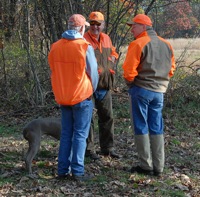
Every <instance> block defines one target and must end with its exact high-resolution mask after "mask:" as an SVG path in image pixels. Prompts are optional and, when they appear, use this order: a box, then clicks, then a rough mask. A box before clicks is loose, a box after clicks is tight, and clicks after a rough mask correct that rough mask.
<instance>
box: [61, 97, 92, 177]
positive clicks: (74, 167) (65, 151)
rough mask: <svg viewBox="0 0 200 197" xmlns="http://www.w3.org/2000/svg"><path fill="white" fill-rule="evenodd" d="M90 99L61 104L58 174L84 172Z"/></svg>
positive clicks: (89, 120) (90, 113)
mask: <svg viewBox="0 0 200 197" xmlns="http://www.w3.org/2000/svg"><path fill="white" fill-rule="evenodd" d="M92 110H93V103H92V100H88V99H86V100H84V101H82V102H81V103H78V104H76V105H73V106H61V114H62V131H61V137H60V148H59V154H58V175H64V174H66V173H69V172H70V169H71V172H72V174H74V175H77V176H80V175H83V174H84V157H85V150H86V139H87V137H88V133H89V128H90V122H91V117H92Z"/></svg>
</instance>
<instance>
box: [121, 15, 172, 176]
mask: <svg viewBox="0 0 200 197" xmlns="http://www.w3.org/2000/svg"><path fill="white" fill-rule="evenodd" d="M127 24H128V25H129V26H131V32H132V33H133V36H134V38H135V40H134V41H133V42H131V43H130V45H129V47H128V52H127V55H126V59H125V61H124V64H123V70H124V73H123V76H124V79H125V81H126V83H127V85H128V87H129V90H128V92H129V95H130V99H131V111H132V112H131V113H132V119H133V123H134V133H135V144H136V150H137V153H138V158H139V165H138V166H135V167H132V169H131V172H138V173H143V174H154V175H155V176H161V174H162V172H163V168H164V158H165V157H164V137H163V118H162V109H163V93H164V92H166V90H167V87H168V84H169V79H170V77H172V76H173V74H174V70H175V60H174V53H173V49H172V46H171V45H170V43H168V42H167V41H166V40H164V39H163V38H161V37H159V36H157V34H156V32H155V31H154V30H153V28H152V21H151V19H150V18H149V17H148V16H146V15H144V14H138V15H136V16H135V17H134V18H133V19H132V21H130V22H128V23H127Z"/></svg>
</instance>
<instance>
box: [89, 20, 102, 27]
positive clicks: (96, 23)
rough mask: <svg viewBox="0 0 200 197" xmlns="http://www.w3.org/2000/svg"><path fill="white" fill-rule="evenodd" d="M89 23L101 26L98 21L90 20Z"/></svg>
mask: <svg viewBox="0 0 200 197" xmlns="http://www.w3.org/2000/svg"><path fill="white" fill-rule="evenodd" d="M90 25H91V26H94V25H96V26H101V23H98V22H96V21H91V22H90Z"/></svg>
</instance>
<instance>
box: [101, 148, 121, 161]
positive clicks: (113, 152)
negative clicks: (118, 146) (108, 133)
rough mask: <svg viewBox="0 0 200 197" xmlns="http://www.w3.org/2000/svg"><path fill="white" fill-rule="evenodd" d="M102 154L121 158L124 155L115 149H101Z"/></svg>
mask: <svg viewBox="0 0 200 197" xmlns="http://www.w3.org/2000/svg"><path fill="white" fill-rule="evenodd" d="M101 155H104V156H110V157H112V158H115V159H120V158H121V157H122V156H121V155H119V154H117V153H116V152H115V151H114V150H111V151H109V150H108V151H101Z"/></svg>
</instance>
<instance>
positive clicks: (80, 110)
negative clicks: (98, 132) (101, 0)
mask: <svg viewBox="0 0 200 197" xmlns="http://www.w3.org/2000/svg"><path fill="white" fill-rule="evenodd" d="M85 25H87V26H89V23H88V22H86V20H85V18H84V17H83V16H82V15H80V14H74V15H72V16H71V17H70V18H69V20H68V29H69V30H67V31H65V32H64V33H63V34H62V38H61V39H60V40H58V41H57V42H55V43H53V44H52V46H51V51H50V53H49V56H48V61H49V65H50V69H51V83H52V88H53V93H54V96H55V100H56V102H57V103H58V104H60V105H61V115H62V120H61V121H62V130H61V137H60V148H59V155H58V178H66V177H70V178H71V174H72V178H74V179H75V180H81V181H84V180H87V179H88V178H89V176H88V175H87V174H85V173H84V157H85V150H86V139H87V137H88V131H89V128H90V122H91V117H92V110H93V102H92V100H91V96H92V94H93V92H94V91H95V90H96V87H97V83H98V71H97V62H96V58H95V54H94V50H93V48H92V46H90V44H89V43H88V42H87V41H85V39H84V38H83V35H84V32H85Z"/></svg>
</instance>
